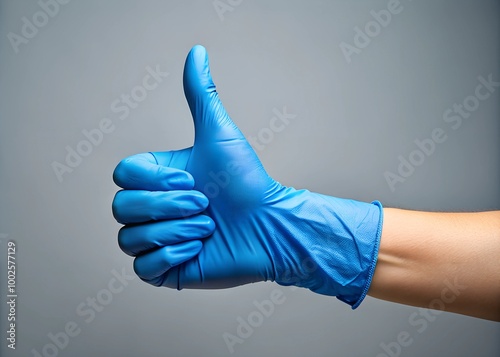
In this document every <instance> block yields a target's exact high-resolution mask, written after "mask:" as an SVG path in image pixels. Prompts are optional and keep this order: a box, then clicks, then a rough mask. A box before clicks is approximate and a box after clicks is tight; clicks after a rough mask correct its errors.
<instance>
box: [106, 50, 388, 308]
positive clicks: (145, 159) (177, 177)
mask: <svg viewBox="0 0 500 357" xmlns="http://www.w3.org/2000/svg"><path fill="white" fill-rule="evenodd" d="M184 92H185V95H186V98H187V102H188V104H189V108H190V110H191V114H192V116H193V120H194V125H195V140H194V145H193V146H192V147H190V148H187V149H184V150H180V151H167V152H155V153H146V154H140V155H136V156H132V157H130V158H127V159H125V160H123V161H122V162H120V164H119V165H118V166H117V167H116V169H115V172H114V174H113V177H114V180H115V182H116V184H117V185H118V186H120V187H122V188H123V189H124V190H121V191H119V192H118V193H117V194H116V196H115V198H114V201H113V214H114V216H115V218H116V220H117V221H118V222H120V223H123V224H125V226H124V227H123V228H122V229H121V230H120V232H119V234H118V240H119V245H120V247H121V249H122V250H123V251H124V252H125V253H127V254H129V255H132V256H136V258H135V261H134V269H135V272H136V273H137V275H138V276H139V277H140V278H141V279H142V280H144V281H146V282H148V283H150V284H152V285H155V286H167V287H170V288H177V289H179V290H180V289H182V288H226V287H232V286H237V285H242V284H246V283H252V282H257V281H266V280H272V281H276V282H277V283H279V284H282V285H291V284H294V285H297V286H302V287H306V288H309V289H311V290H312V291H315V292H317V293H320V294H326V295H332V296H337V297H338V298H339V299H340V300H342V301H344V302H346V303H348V304H350V305H351V306H352V307H353V308H355V307H357V306H358V305H359V304H360V303H361V301H362V300H363V298H364V297H365V295H366V293H367V291H368V288H369V286H370V282H371V278H372V275H373V272H374V269H375V264H376V260H377V254H378V247H379V241H380V235H381V229H382V206H381V204H380V203H379V202H374V203H373V204H369V203H362V202H356V201H352V200H345V199H339V198H334V197H328V196H325V195H321V194H317V193H312V192H309V191H307V190H296V189H294V188H291V187H285V186H283V185H281V184H280V183H279V182H276V181H275V180H273V179H272V178H271V177H269V176H268V174H267V173H266V171H265V170H264V168H263V166H262V164H261V162H260V161H259V159H258V157H257V155H256V154H255V152H254V150H253V149H252V147H251V146H250V145H249V144H248V142H247V141H246V139H245V137H244V136H243V134H242V133H241V132H240V130H239V129H238V128H237V127H236V125H235V124H234V123H233V122H232V120H231V119H230V118H229V116H228V114H227V113H226V111H225V109H224V107H223V106H222V103H221V102H220V100H219V97H218V94H217V92H216V90H215V85H214V83H213V82H212V78H211V75H210V69H209V64H208V57H207V53H206V51H205V49H204V48H203V47H201V46H195V47H193V49H192V50H191V51H190V53H189V55H188V56H187V59H186V64H185V68H184Z"/></svg>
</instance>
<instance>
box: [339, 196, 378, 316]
mask: <svg viewBox="0 0 500 357" xmlns="http://www.w3.org/2000/svg"><path fill="white" fill-rule="evenodd" d="M372 204H373V205H375V206H377V208H378V210H379V213H380V216H379V220H378V224H377V228H376V229H377V230H376V236H375V241H374V242H373V250H372V254H371V264H370V266H369V269H368V271H367V276H366V281H365V284H364V287H363V290H362V293H361V296H360V297H359V298H358V299H357V300H355V301H354V303H353V302H352V300H350V299H349V298H348V297H346V298H344V297H342V296H337V298H338V299H339V300H340V301H343V302H345V303H347V304H349V305H351V306H352V309H353V310H354V309H356V308H357V307H358V306H359V305H360V304H361V303H362V302H363V300H364V299H365V297H366V295H367V294H368V290H369V289H370V285H371V283H372V279H373V274H374V273H375V267H376V265H377V258H378V251H379V248H380V238H381V236H382V224H383V220H384V209H383V207H382V204H381V203H380V202H379V201H373V202H372Z"/></svg>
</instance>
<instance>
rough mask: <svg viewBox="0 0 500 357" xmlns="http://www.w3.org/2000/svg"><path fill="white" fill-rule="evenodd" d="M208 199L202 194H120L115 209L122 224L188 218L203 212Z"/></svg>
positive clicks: (115, 202) (179, 192)
mask: <svg viewBox="0 0 500 357" xmlns="http://www.w3.org/2000/svg"><path fill="white" fill-rule="evenodd" d="M207 207H208V198H207V197H206V196H205V195H203V194H202V193H201V192H199V191H194V190H189V191H184V190H182V191H168V192H164V191H136V190H122V191H118V192H117V193H116V195H115V198H114V199H113V204H112V209H113V215H114V217H115V219H116V220H117V221H118V222H119V223H123V224H131V223H143V222H149V221H159V220H164V219H174V218H185V217H189V216H192V215H195V214H197V213H201V212H203V211H204V210H205V209H206V208H207Z"/></svg>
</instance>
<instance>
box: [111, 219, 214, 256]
mask: <svg viewBox="0 0 500 357" xmlns="http://www.w3.org/2000/svg"><path fill="white" fill-rule="evenodd" d="M214 230H215V223H214V221H213V220H212V219H211V218H210V217H208V216H205V215H197V216H193V217H189V218H186V219H176V220H170V221H160V222H153V223H146V224H142V225H137V226H125V227H123V228H122V229H120V231H119V232H118V244H119V246H120V248H121V249H122V250H123V252H124V253H125V254H128V255H131V256H136V255H138V254H143V253H145V252H147V251H150V250H152V249H156V248H159V247H164V246H166V245H172V244H177V243H182V242H185V241H188V240H194V239H202V238H206V237H208V236H209V235H211V234H212V233H213V232H214Z"/></svg>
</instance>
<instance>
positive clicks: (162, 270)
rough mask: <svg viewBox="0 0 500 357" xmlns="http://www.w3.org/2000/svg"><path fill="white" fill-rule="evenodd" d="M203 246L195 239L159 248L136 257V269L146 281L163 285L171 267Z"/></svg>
mask: <svg viewBox="0 0 500 357" xmlns="http://www.w3.org/2000/svg"><path fill="white" fill-rule="evenodd" d="M202 247H203V244H202V243H201V242H200V241H199V240H194V241H189V242H185V243H180V244H175V245H169V246H166V247H162V248H158V249H157V250H155V251H153V252H150V253H146V254H143V255H140V256H138V257H137V258H135V260H134V271H135V273H136V274H137V275H138V276H139V278H141V279H142V280H144V281H145V282H148V283H150V284H151V285H155V286H161V285H162V284H163V280H164V276H165V275H166V274H167V272H168V270H169V269H171V268H173V267H175V266H177V265H179V264H182V263H184V262H185V261H187V260H189V259H191V258H193V257H195V256H196V255H197V254H198V253H199V252H200V250H201V248H202Z"/></svg>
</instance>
